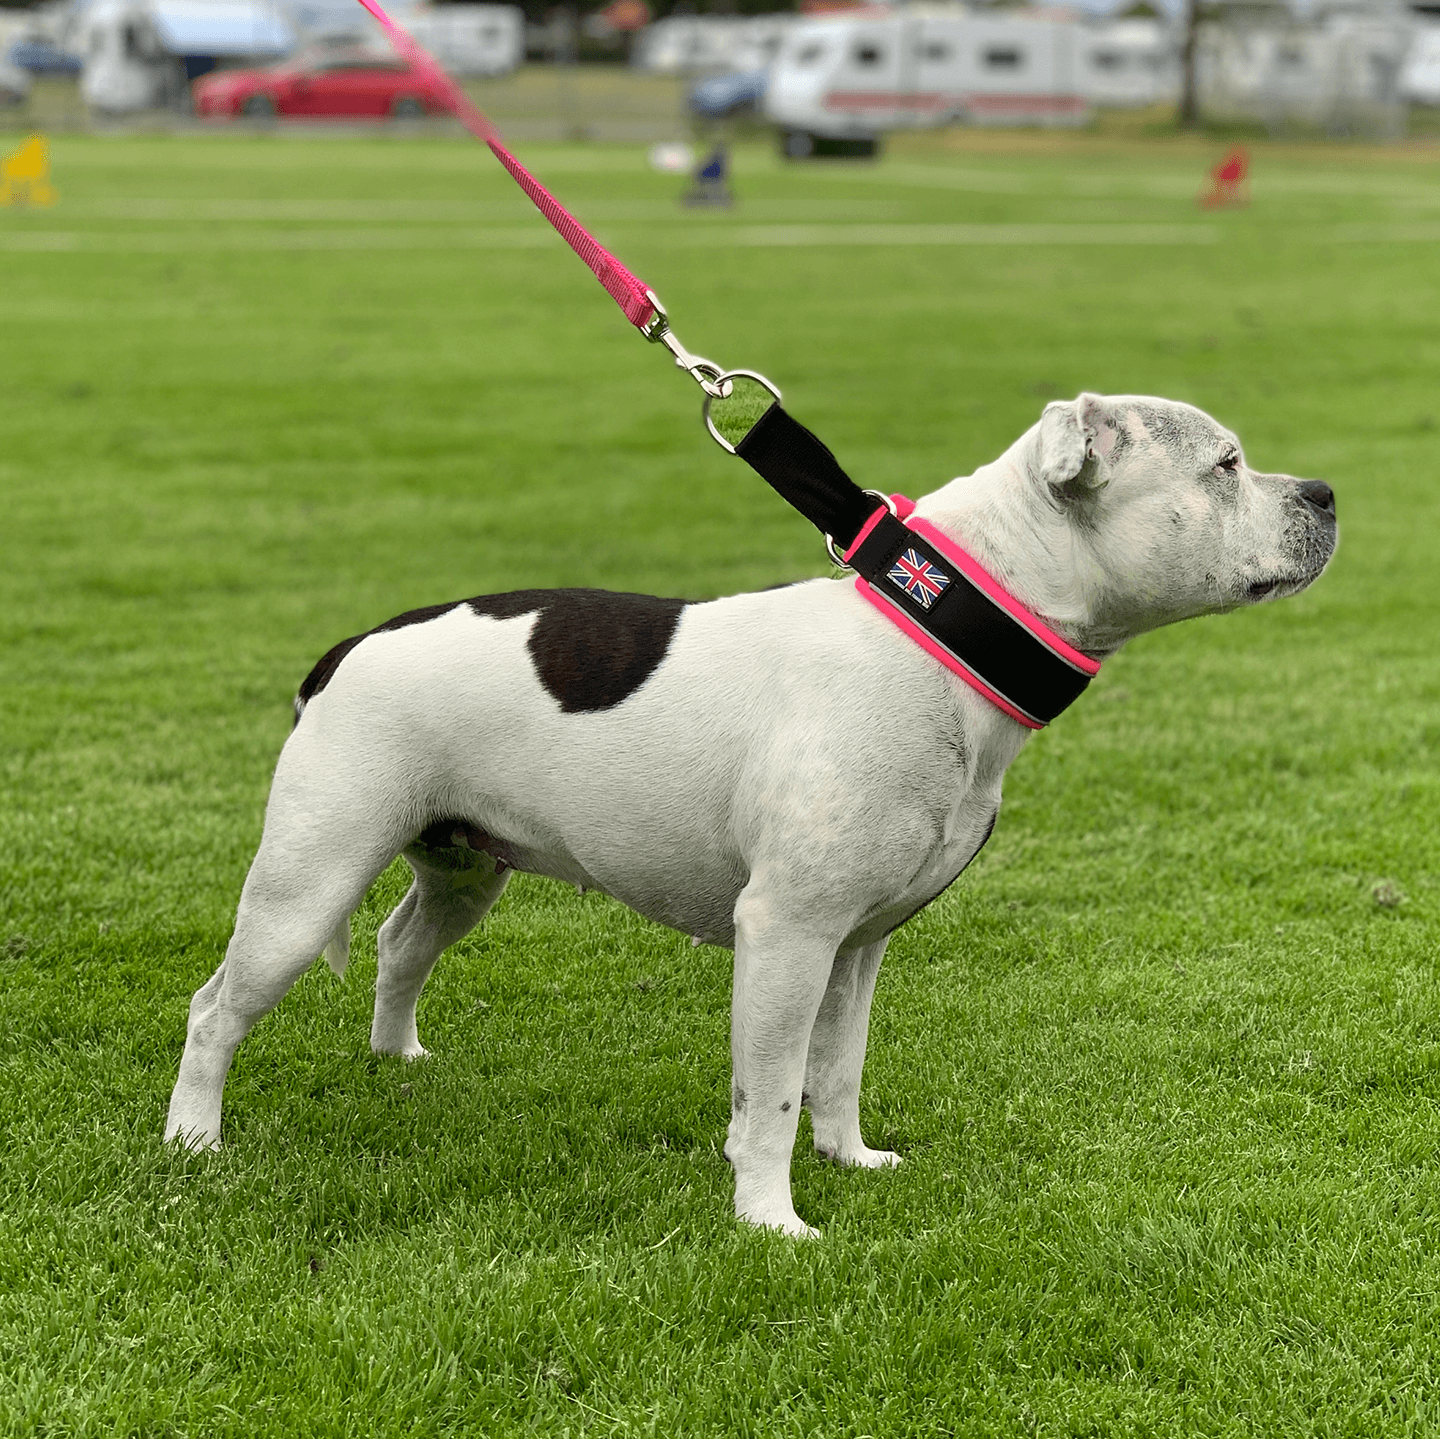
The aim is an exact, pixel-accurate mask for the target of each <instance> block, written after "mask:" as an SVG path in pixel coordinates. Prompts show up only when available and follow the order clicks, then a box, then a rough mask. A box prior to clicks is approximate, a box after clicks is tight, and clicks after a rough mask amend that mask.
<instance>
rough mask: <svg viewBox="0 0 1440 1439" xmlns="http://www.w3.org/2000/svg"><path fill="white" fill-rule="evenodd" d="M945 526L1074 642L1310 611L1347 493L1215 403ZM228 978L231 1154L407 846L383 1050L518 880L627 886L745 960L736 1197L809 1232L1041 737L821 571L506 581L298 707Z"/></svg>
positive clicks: (1044, 439)
mask: <svg viewBox="0 0 1440 1439" xmlns="http://www.w3.org/2000/svg"><path fill="white" fill-rule="evenodd" d="M916 513H917V515H918V516H921V517H924V518H925V519H927V520H928V521H929V522H930V523H931V524H932V525H934V526H936V527H937V528H938V529H939V530H941V531H942V532H943V533H944V534H945V535H946V536H948V537H950V538H951V539H953V540H954V541H955V542H956V543H958V544H959V545H962V546H963V547H964V548H965V549H967V550H968V551H969V552H970V554H971V555H973V556H974V557H975V558H976V559H977V560H978V561H979V562H980V563H981V564H982V565H983V566H984V567H985V568H986V569H987V570H988V571H989V572H990V574H991V575H993V576H994V577H995V578H996V579H997V580H998V581H999V582H1000V583H1001V584H1002V585H1004V586H1005V588H1006V589H1008V590H1009V592H1010V593H1011V594H1012V595H1014V596H1015V597H1016V598H1018V599H1019V600H1020V601H1021V603H1023V604H1024V605H1025V606H1027V607H1028V608H1029V609H1030V610H1031V611H1032V612H1034V613H1035V614H1037V615H1038V616H1040V617H1042V618H1043V619H1044V621H1045V622H1046V623H1047V624H1048V625H1049V626H1050V627H1051V628H1052V629H1053V630H1054V631H1056V632H1057V633H1058V634H1059V635H1061V636H1062V637H1063V638H1064V639H1065V640H1067V641H1068V642H1069V643H1070V644H1071V645H1073V646H1075V647H1076V648H1077V649H1079V650H1081V651H1083V652H1084V653H1085V654H1087V655H1089V656H1091V657H1093V658H1096V659H1100V658H1103V657H1104V656H1106V655H1110V654H1113V653H1114V652H1115V651H1116V650H1118V649H1119V648H1120V646H1121V645H1122V644H1124V643H1125V641H1126V640H1128V639H1130V638H1131V637H1132V636H1134V635H1137V634H1140V633H1141V632H1142V631H1144V630H1149V629H1153V628H1155V627H1156V626H1158V625H1162V624H1168V623H1170V622H1171V621H1173V620H1182V619H1186V618H1189V617H1190V616H1192V615H1200V614H1205V613H1213V612H1215V611H1219V610H1227V609H1233V608H1236V607H1238V606H1240V605H1245V604H1251V603H1253V602H1255V601H1257V600H1264V599H1270V598H1274V597H1276V596H1279V595H1288V594H1294V593H1295V592H1297V591H1298V590H1301V589H1303V588H1304V587H1305V586H1306V585H1308V584H1310V582H1311V581H1312V580H1314V579H1315V578H1316V577H1317V576H1318V575H1319V574H1320V572H1321V570H1323V569H1324V567H1325V564H1326V562H1327V561H1328V560H1329V558H1330V555H1331V553H1332V552H1333V550H1334V548H1335V540H1336V527H1335V509H1334V497H1333V495H1332V494H1331V491H1330V488H1329V486H1328V485H1325V484H1322V483H1320V482H1318V481H1314V480H1295V479H1292V478H1290V477H1289V476H1285V475H1267V474H1258V473H1256V472H1255V471H1254V470H1252V469H1250V468H1249V466H1248V465H1246V463H1245V461H1244V460H1243V458H1242V456H1241V452H1240V446H1239V443H1238V441H1237V440H1236V439H1235V437H1234V436H1233V435H1232V434H1231V433H1230V432H1229V431H1228V430H1225V429H1223V428H1221V427H1220V426H1219V425H1218V424H1216V423H1215V421H1213V420H1211V419H1210V418H1209V417H1208V416H1206V415H1204V414H1202V413H1201V412H1200V411H1199V410H1196V409H1193V408H1191V407H1190V406H1188V405H1183V404H1177V403H1174V402H1171V401H1167V400H1157V399H1148V398H1136V397H1118V398H1101V397H1098V396H1095V395H1082V396H1081V397H1080V398H1079V399H1077V400H1074V401H1071V402H1068V403H1063V404H1061V403H1057V404H1052V405H1048V406H1047V407H1046V409H1045V412H1044V415H1043V416H1042V418H1041V420H1040V422H1039V424H1037V425H1036V426H1034V427H1033V428H1032V429H1031V430H1030V431H1028V432H1027V433H1026V434H1025V435H1024V436H1022V438H1021V439H1020V440H1018V441H1017V442H1016V443H1015V444H1014V445H1013V446H1011V448H1010V449H1009V450H1008V451H1007V452H1006V453H1005V454H1004V455H1002V456H1001V457H1000V459H998V460H997V461H995V462H994V463H993V464H990V465H986V466H984V467H982V468H981V469H979V470H977V471H976V472H975V474H973V475H969V476H966V477H964V478H961V479H957V480H953V481H952V482H951V483H950V484H948V485H946V486H944V487H943V488H942V489H940V490H937V491H935V493H933V494H931V495H928V496H926V497H925V498H924V499H922V500H920V502H919V504H918V507H917V510H916ZM296 710H297V721H296V727H295V730H294V732H293V733H292V734H291V736H290V738H289V740H288V741H287V743H286V745H285V748H284V750H283V751H282V753H281V755H280V761H279V764H278V766H277V768H276V772H275V781H274V786H273V788H272V790H271V792H270V802H269V806H268V808H267V810H266V815H265V830H264V837H263V838H262V840H261V843H260V850H259V853H258V854H257V855H256V857H255V862H254V864H253V865H252V866H251V868H250V873H249V876H248V877H247V879H246V881H245V887H244V890H243V892H242V894H241V897H240V907H239V912H238V914H237V916H236V923H235V933H234V937H233V938H232V939H231V941H230V946H229V949H228V950H227V952H226V956H225V960H224V962H223V963H222V964H221V965H220V968H219V969H218V970H216V972H215V974H214V975H213V976H212V977H211V979H210V981H209V982H208V983H207V984H206V985H205V986H204V988H202V989H201V990H199V991H198V992H197V993H196V995H195V998H194V1000H193V1002H192V1003H191V1006H190V1023H189V1032H188V1036H187V1039H186V1043H185V1054H184V1057H183V1059H182V1061H181V1064H180V1074H179V1078H178V1079H177V1081H176V1084H175V1092H174V1095H173V1097H172V1099H171V1102H170V1115H169V1120H168V1123H167V1126H166V1137H167V1138H171V1137H175V1136H179V1137H180V1138H182V1139H183V1140H184V1142H185V1143H186V1144H188V1145H189V1146H191V1147H193V1148H201V1147H205V1146H214V1145H217V1144H218V1143H219V1139H220V1099H221V1090H222V1088H223V1086H224V1082H225V1075H226V1072H227V1070H228V1069H229V1067H230V1062H231V1058H232V1056H233V1055H234V1053H235V1049H236V1046H237V1045H238V1044H239V1043H240V1041H241V1039H242V1038H244V1036H245V1034H246V1033H247V1032H248V1030H249V1029H250V1027H251V1026H252V1025H253V1024H254V1023H255V1021H256V1020H257V1019H259V1018H260V1017H261V1016H262V1015H263V1014H265V1013H266V1012H267V1011H269V1010H270V1009H272V1008H273V1007H274V1006H275V1005H276V1004H277V1003H278V1002H279V1001H280V999H281V997H282V996H283V995H284V994H285V993H286V991H287V990H288V989H289V988H290V986H291V985H292V984H293V983H294V982H295V980H296V978H297V977H298V976H299V975H300V973H301V972H302V971H303V970H304V969H305V968H306V967H307V966H308V965H309V964H310V963H311V962H312V961H313V960H314V959H315V957H316V956H317V955H318V954H319V953H320V952H321V951H322V950H325V951H326V953H327V955H328V957H329V959H330V961H331V963H332V965H333V966H334V967H335V969H336V971H337V972H339V971H342V970H343V968H344V965H345V960H346V957H347V952H348V946H349V916H350V915H351V913H352V912H353V911H354V910H355V909H356V907H357V906H358V905H359V904H360V901H361V900H362V898H363V897H364V895H365V892H366V890H367V889H368V888H369V886H370V884H371V882H372V881H373V880H374V879H375V878H376V876H377V875H379V874H380V872H381V871H382V870H384V869H385V868H386V866H387V865H389V864H390V862H391V861H392V860H393V859H394V858H395V856H396V855H397V854H403V855H404V856H405V858H406V860H407V861H408V863H409V865H410V867H411V869H412V870H413V871H414V875H415V879H414V883H413V885H412V886H411V888H410V890H409V892H408V893H407V894H406V896H405V898H404V899H403V900H402V901H401V903H400V905H399V906H398V907H397V908H396V910H395V912H394V913H393V914H392V915H391V916H390V917H389V919H388V920H387V921H386V922H385V925H384V927H383V928H382V929H381V930H380V936H379V974H378V979H377V983H376V994H375V1020H374V1026H373V1028H372V1030H371V1045H372V1046H373V1048H374V1049H375V1051H376V1052H377V1053H381V1054H399V1055H404V1056H406V1057H407V1058H411V1059H413V1058H417V1057H418V1056H420V1055H423V1054H424V1053H425V1050H424V1049H422V1048H421V1045H420V1040H419V1038H418V1037H417V1035H416V1029H415V1004H416V1000H417V998H418V996H419V994H420V990H421V987H422V986H423V985H424V983H425V980H426V978H427V977H428V975H429V973H430V971H431V969H432V968H433V966H434V964H435V961H436V960H437V959H438V958H439V956H440V953H441V951H442V950H444V949H445V948H446V946H447V945H450V944H453V943H454V942H455V941H456V940H458V939H460V938H461V937H462V936H463V935H465V934H467V933H468V932H469V931H470V930H471V929H473V928H474V927H475V925H477V924H478V923H479V922H480V921H481V919H482V918H483V917H484V915H485V913H486V911H487V910H488V909H489V908H490V906H491V905H493V904H494V903H495V901H496V900H497V899H498V898H499V897H500V892H501V891H502V890H503V889H504V888H505V883H506V881H507V880H508V879H509V877H510V871H511V870H512V869H523V870H527V871H530V872H532V873H536V874H547V875H551V876H553V877H555V878H556V879H561V880H568V881H571V882H573V883H575V884H577V885H580V886H582V887H584V888H587V889H588V888H592V887H593V888H596V889H601V890H604V891H605V892H606V893H608V894H611V895H614V896H615V897H616V898H618V899H621V900H624V901H625V903H626V904H628V905H630V906H632V907H633V908H634V909H636V910H638V911H639V912H640V913H641V914H643V915H646V916H648V917H649V918H650V919H654V920H657V921H659V922H660V923H662V924H666V925H671V926H673V927H674V928H676V929H679V930H681V931H683V932H685V933H687V934H690V935H693V936H696V937H697V938H698V939H699V940H703V941H705V942H707V943H710V944H715V945H722V946H726V947H733V949H734V952H735V974H734V1000H733V1009H732V1030H731V1034H732V1038H731V1051H732V1059H733V1063H734V1087H733V1092H732V1100H731V1120H730V1130H729V1139H728V1142H727V1144H726V1146H725V1153H726V1155H727V1156H728V1158H729V1159H730V1161H731V1163H732V1164H733V1165H734V1168H735V1210H736V1213H737V1214H738V1215H739V1216H740V1217H741V1218H742V1219H746V1220H749V1221H750V1222H752V1223H754V1224H760V1225H769V1226H772V1227H774V1228H777V1229H781V1230H784V1231H785V1232H786V1233H789V1234H804V1233H808V1232H810V1231H809V1230H808V1229H807V1226H806V1225H805V1224H803V1223H802V1222H801V1220H800V1219H799V1217H798V1216H797V1215H796V1213H795V1209H794V1206H793V1204H792V1202H791V1197H790V1155H791V1150H792V1148H793V1146H794V1143H795V1134H796V1123H797V1121H798V1119H799V1115H800V1109H801V1106H802V1105H803V1106H806V1107H808V1108H809V1110H810V1113H811V1117H812V1120H813V1124H814V1135H815V1146H816V1148H817V1150H819V1151H820V1152H821V1153H822V1154H824V1155H827V1156H829V1157H831V1158H833V1159H835V1160H837V1161H839V1162H840V1163H842V1164H855V1165H864V1166H867V1167H876V1166H881V1165H889V1164H894V1163H896V1162H897V1159H896V1156H895V1155H894V1154H892V1153H889V1152H886V1151H881V1150H875V1149H870V1148H868V1147H867V1146H866V1144H865V1142H864V1140H863V1139H862V1138H861V1137H860V1111H859V1098H860V1073H861V1069H862V1066H863V1064H864V1059H865V1040H866V1031H867V1028H868V1024H869V1014H870V999H871V995H872V993H873V990H874V986H875V976H876V972H877V971H878V969H879V967H880V959H881V956H882V955H883V954H884V952H885V946H886V943H887V942H888V940H889V937H890V935H891V934H892V933H893V932H894V931H895V929H896V928H898V927H899V926H900V925H902V924H904V923H905V921H906V920H907V919H909V918H910V917H911V916H912V915H914V914H915V913H916V911H917V910H919V909H921V908H922V907H923V906H925V905H926V904H928V903H929V902H930V901H931V900H933V899H934V898H935V897H936V895H938V894H939V893H940V892H941V891H942V890H944V889H945V887H946V886H947V885H949V884H950V883H951V881H953V880H954V879H955V877H956V876H957V875H958V874H959V873H960V871H961V870H963V869H964V868H965V866H966V865H967V864H969V862H970V861H971V859H973V858H974V856H975V854H976V853H977V851H978V850H979V849H980V847H981V845H983V844H984V842H985V840H986V839H987V838H988V836H989V834H990V830H991V828H992V827H993V825H994V823H995V816H996V813H997V811H998V809H999V807H1000V785H1001V780H1002V778H1003V776H1004V774H1005V770H1006V767H1007V766H1008V765H1009V764H1010V762H1011V760H1013V759H1014V758H1015V756H1016V754H1017V753H1018V752H1019V750H1020V747H1021V745H1022V744H1024V742H1025V739H1026V737H1027V734H1028V730H1027V729H1025V728H1024V727H1022V725H1020V724H1019V723H1017V722H1016V721H1015V720H1014V719H1012V718H1009V717H1007V715H1005V714H1003V713H1002V712H1001V711H1000V710H999V709H997V708H996V707H995V706H994V705H992V704H991V703H990V702H988V701H987V700H986V699H985V698H982V697H981V695H980V694H978V693H977V692H976V691H975V690H974V689H972V688H971V687H970V686H968V685H967V684H965V683H964V682H963V681H962V680H961V679H960V678H958V677H957V676H956V675H955V674H953V673H951V672H950V671H949V670H948V669H946V668H944V667H943V666H942V665H941V664H940V663H938V662H937V661H936V660H935V659H933V658H932V657H931V656H930V655H929V654H927V653H925V651H924V650H922V649H921V648H920V647H919V646H918V645H917V644H915V643H914V642H913V641H912V640H911V639H909V638H907V637H906V636H905V635H904V634H902V633H901V632H900V631H899V630H898V629H896V628H895V627H894V626H893V625H891V624H890V623H888V622H887V621H886V619H885V618H884V617H882V615H880V614H878V613H877V612H876V610H875V609H874V608H873V607H872V606H870V605H868V604H866V603H865V602H864V601H863V600H862V599H861V598H860V597H859V596H858V595H857V594H856V593H855V591H854V589H853V588H852V586H851V585H850V584H848V583H844V584H842V583H836V582H835V581H834V580H832V579H819V580H810V581H808V582H806V583H803V584H797V585H792V586H790V587H788V588H784V589H777V590H768V591H765V592H763V593H760V594H745V595H735V596H733V597H731V598H728V599H720V600H713V601H709V602H707V603H703V604H687V603H685V602H683V601H680V600H661V599H654V598H651V597H649V596H641V595H614V594H607V593H604V592H601V591H594V590H568V591H567V590H559V591H531V592H525V593H521V594H514V595H493V596H488V597H483V598H480V599H475V600H469V601H457V602H455V603H453V604H450V605H441V606H436V607H434V608H432V609H428V610H419V611H415V612H413V613H411V614H408V615H402V616H401V617H400V618H398V619H395V620H391V621H390V622H389V623H388V624H386V625H382V626H380V628H379V629H377V630H373V631H371V632H370V633H369V634H366V635H362V636H359V637H358V638H355V639H351V640H347V641H345V642H344V643H343V644H341V645H338V646H336V648H335V649H333V650H331V652H330V653H329V654H328V655H326V656H325V658H324V659H323V660H321V662H320V663H319V664H318V665H317V666H316V668H315V670H314V671H313V672H312V673H311V675H310V676H309V678H308V679H307V680H306V681H305V684H304V685H303V686H302V688H301V691H300V698H299V699H298V700H297V701H296Z"/></svg>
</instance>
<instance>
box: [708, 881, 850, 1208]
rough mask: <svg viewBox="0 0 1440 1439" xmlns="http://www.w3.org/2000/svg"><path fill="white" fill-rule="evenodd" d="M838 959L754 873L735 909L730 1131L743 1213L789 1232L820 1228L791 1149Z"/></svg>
mask: <svg viewBox="0 0 1440 1439" xmlns="http://www.w3.org/2000/svg"><path fill="white" fill-rule="evenodd" d="M834 961H835V941H834V939H832V938H827V937H826V936H825V935H823V934H817V932H816V925H815V921H814V919H813V917H811V918H809V919H808V920H807V918H806V917H804V916H803V915H801V914H792V913H789V912H787V909H786V907H785V905H784V904H783V902H781V901H778V900H777V899H776V898H775V897H774V896H773V895H771V894H767V893H766V892H765V890H764V889H763V888H761V887H759V886H757V883H756V881H755V880H754V879H752V880H751V882H750V884H749V885H747V886H746V887H745V890H744V891H743V892H742V894H741V895H740V899H739V901H738V902H737V904H736V906H735V993H734V996H733V999H732V1001H731V1010H730V1054H731V1059H732V1061H733V1063H734V1086H733V1089H732V1091H731V1119H730V1135H729V1139H728V1140H727V1142H726V1145H725V1157H726V1158H727V1159H729V1161H730V1163H731V1164H733V1165H734V1166H735V1213H736V1215H737V1216H738V1217H739V1218H741V1219H745V1220H748V1221H749V1222H750V1223H751V1224H760V1225H764V1226H766V1227H768V1228H771V1229H779V1230H783V1231H784V1232H785V1233H786V1234H795V1235H807V1234H814V1233H816V1231H815V1230H813V1229H811V1228H810V1227H809V1225H807V1224H805V1223H804V1222H803V1221H802V1220H801V1219H800V1217H799V1215H797V1214H796V1213H795V1205H794V1203H793V1201H792V1200H791V1197H790V1155H791V1152H792V1151H793V1150H794V1148H795V1128H796V1125H797V1124H798V1123H799V1120H800V1101H801V1094H802V1090H803V1086H804V1079H805V1055H806V1052H807V1050H808V1048H809V1044H810V1031H811V1029H812V1027H813V1026H814V1023H815V1015H816V1012H817V1011H818V1010H819V1008H820V1001H821V1000H822V998H823V997H824V994H825V986H826V983H827V981H828V980H829V978H830V969H831V966H832V965H833V963H834Z"/></svg>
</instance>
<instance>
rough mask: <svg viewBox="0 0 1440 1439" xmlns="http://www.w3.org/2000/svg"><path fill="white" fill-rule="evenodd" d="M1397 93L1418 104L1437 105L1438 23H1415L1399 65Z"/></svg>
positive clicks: (1439, 74)
mask: <svg viewBox="0 0 1440 1439" xmlns="http://www.w3.org/2000/svg"><path fill="white" fill-rule="evenodd" d="M1400 93H1401V95H1403V96H1404V97H1405V99H1407V100H1414V101H1417V102H1418V103H1419V104H1421V105H1440V25H1437V24H1435V23H1434V22H1433V21H1427V22H1423V23H1420V24H1417V25H1416V26H1415V35H1414V39H1413V40H1411V42H1410V49H1409V52H1408V53H1407V54H1406V56H1405V63H1404V65H1402V66H1401V67H1400Z"/></svg>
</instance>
